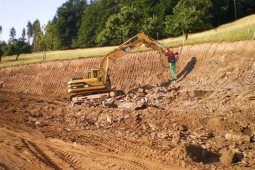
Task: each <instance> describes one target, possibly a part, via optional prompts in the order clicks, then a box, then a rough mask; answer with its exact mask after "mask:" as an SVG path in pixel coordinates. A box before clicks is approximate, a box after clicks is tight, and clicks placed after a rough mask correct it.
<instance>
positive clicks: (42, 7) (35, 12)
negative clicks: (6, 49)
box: [0, 0, 67, 41]
mask: <svg viewBox="0 0 255 170" xmlns="http://www.w3.org/2000/svg"><path fill="white" fill-rule="evenodd" d="M66 1H67V0H0V25H1V26H2V28H3V32H2V35H0V40H4V41H8V39H9V33H10V29H11V27H14V28H15V29H16V38H19V37H21V34H22V30H23V28H26V26H27V22H28V21H29V20H30V21H31V23H33V22H34V21H35V20H36V19H39V20H40V22H41V25H46V24H47V22H48V21H49V20H51V19H52V18H53V17H54V16H55V14H56V12H57V8H58V7H60V6H61V5H62V4H63V3H64V2H66Z"/></svg>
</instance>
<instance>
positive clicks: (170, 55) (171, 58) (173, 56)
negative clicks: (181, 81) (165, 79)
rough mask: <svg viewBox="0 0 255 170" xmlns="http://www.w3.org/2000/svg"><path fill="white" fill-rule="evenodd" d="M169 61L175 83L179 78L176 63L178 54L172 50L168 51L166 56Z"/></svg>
mask: <svg viewBox="0 0 255 170" xmlns="http://www.w3.org/2000/svg"><path fill="white" fill-rule="evenodd" d="M165 55H166V56H167V60H168V63H169V68H170V73H171V77H172V81H173V82H174V83H175V81H176V79H177V76H176V61H177V59H178V56H177V55H178V53H174V52H173V51H171V50H170V49H168V50H167V52H166V54H165Z"/></svg>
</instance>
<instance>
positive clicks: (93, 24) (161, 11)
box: [0, 0, 255, 57]
mask: <svg viewBox="0 0 255 170" xmlns="http://www.w3.org/2000/svg"><path fill="white" fill-rule="evenodd" d="M254 12H255V2H254V0H90V1H88V0H67V1H66V2H65V3H64V4H62V5H61V6H60V7H59V8H58V9H57V11H56V14H55V16H54V17H53V18H52V19H51V20H50V21H49V22H48V23H47V24H46V25H41V23H40V21H39V20H35V21H28V23H27V25H26V26H24V29H23V31H22V36H21V37H20V38H16V30H15V28H12V29H11V30H10V39H9V41H8V42H1V43H0V49H1V50H0V55H13V54H17V57H18V55H19V54H20V53H28V52H32V51H43V50H62V49H75V48H85V47H98V46H110V45H118V44H121V43H122V42H124V41H125V40H127V39H128V38H130V37H132V36H133V35H135V34H137V33H138V32H144V33H145V34H148V35H150V36H151V37H153V38H155V39H163V38H168V37H176V36H180V35H184V36H185V38H186V39H187V38H188V35H189V33H194V32H200V31H204V30H207V29H210V28H214V27H217V26H219V25H222V24H225V23H228V22H231V21H234V20H236V19H238V18H241V17H244V16H247V15H250V14H253V13H254ZM0 28H1V26H0ZM0 31H1V29H0Z"/></svg>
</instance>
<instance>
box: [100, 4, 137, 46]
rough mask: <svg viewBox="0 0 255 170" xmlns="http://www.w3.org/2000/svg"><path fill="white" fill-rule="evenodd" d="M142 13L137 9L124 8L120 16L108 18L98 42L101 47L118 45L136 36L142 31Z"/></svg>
mask: <svg viewBox="0 0 255 170" xmlns="http://www.w3.org/2000/svg"><path fill="white" fill-rule="evenodd" d="M140 16H141V13H140V12H139V11H138V10H137V9H136V8H135V7H132V6H131V7H128V6H125V7H122V8H121V11H120V12H119V13H118V14H114V15H112V16H111V17H109V18H108V20H107V22H106V26H105V29H104V30H103V31H102V32H100V33H99V35H98V37H97V41H98V42H99V43H100V44H101V45H116V44H120V43H122V42H124V41H125V40H127V39H128V38H130V37H132V36H134V35H135V34H137V33H138V32H140V30H141V29H142V22H141V17H140Z"/></svg>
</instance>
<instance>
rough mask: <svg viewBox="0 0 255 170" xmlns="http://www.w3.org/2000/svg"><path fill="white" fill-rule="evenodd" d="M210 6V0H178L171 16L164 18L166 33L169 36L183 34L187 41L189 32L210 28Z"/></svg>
mask: <svg viewBox="0 0 255 170" xmlns="http://www.w3.org/2000/svg"><path fill="white" fill-rule="evenodd" d="M211 6H212V3H211V0H180V1H179V2H178V4H177V5H176V7H174V9H173V15H170V16H168V17H167V18H166V31H167V32H168V33H169V34H170V35H179V34H181V33H183V34H184V35H185V38H186V39H187V38H188V34H189V33H191V32H196V31H200V30H203V29H206V28H210V27H211V22H210V18H211V15H210V13H209V11H210V7H211Z"/></svg>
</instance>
